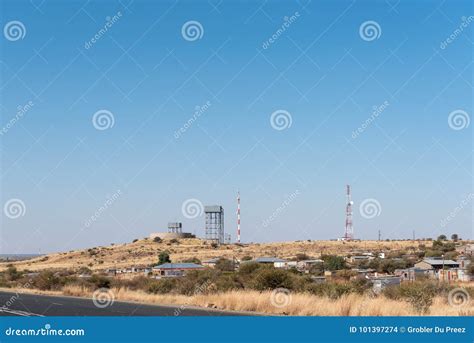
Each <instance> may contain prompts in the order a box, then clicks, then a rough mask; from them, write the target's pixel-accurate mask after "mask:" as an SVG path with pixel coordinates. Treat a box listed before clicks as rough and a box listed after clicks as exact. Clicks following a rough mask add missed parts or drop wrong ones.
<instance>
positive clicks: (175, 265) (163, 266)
mask: <svg viewBox="0 0 474 343" xmlns="http://www.w3.org/2000/svg"><path fill="white" fill-rule="evenodd" d="M199 268H204V267H203V266H201V265H200V264H196V263H164V264H160V265H159V266H154V267H153V269H199Z"/></svg>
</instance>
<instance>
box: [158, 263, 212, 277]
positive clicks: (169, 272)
mask: <svg viewBox="0 0 474 343" xmlns="http://www.w3.org/2000/svg"><path fill="white" fill-rule="evenodd" d="M202 269H204V267H203V266H202V265H200V264H196V263H164V264H160V265H158V266H155V267H153V271H152V273H153V275H155V276H157V277H180V276H184V275H186V273H187V272H188V271H190V270H202Z"/></svg>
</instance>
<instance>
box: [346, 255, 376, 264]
mask: <svg viewBox="0 0 474 343" xmlns="http://www.w3.org/2000/svg"><path fill="white" fill-rule="evenodd" d="M372 259H373V256H368V255H354V256H350V257H349V258H347V261H349V262H350V263H357V262H363V261H369V260H372Z"/></svg>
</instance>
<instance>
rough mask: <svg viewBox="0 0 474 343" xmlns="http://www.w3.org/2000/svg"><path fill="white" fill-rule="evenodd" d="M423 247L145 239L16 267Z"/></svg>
mask: <svg viewBox="0 0 474 343" xmlns="http://www.w3.org/2000/svg"><path fill="white" fill-rule="evenodd" d="M424 246H426V247H428V246H431V242H430V241H418V240H417V241H411V240H406V241H351V242H340V241H310V240H308V241H294V242H275V243H251V244H229V245H222V246H220V247H215V246H214V247H213V246H212V245H211V244H209V243H208V242H206V241H204V240H202V239H198V238H186V239H178V240H176V239H174V240H173V239H172V240H163V241H162V242H159V243H158V242H154V241H153V240H152V239H149V238H145V239H139V240H135V241H134V242H132V243H125V244H113V245H110V246H99V247H93V248H89V249H83V250H72V251H69V252H61V253H53V254H48V255H45V256H41V257H38V258H34V259H31V260H27V261H17V262H13V263H11V264H13V265H14V266H15V267H16V268H17V269H18V270H30V271H40V270H45V269H72V270H78V269H79V268H81V267H87V268H89V269H91V270H93V271H102V270H105V269H107V268H124V267H130V266H139V265H152V264H156V263H157V261H158V255H159V253H160V252H162V251H168V252H169V253H170V257H171V260H172V261H173V262H182V261H186V260H191V259H193V258H197V259H199V260H200V261H204V260H206V259H209V258H213V257H226V258H230V259H232V258H236V259H242V258H243V257H252V258H255V257H259V256H275V257H280V258H284V259H291V258H295V257H296V255H297V254H305V255H307V256H310V257H314V258H317V257H320V256H321V255H324V254H333V255H341V256H345V255H349V254H355V253H360V252H363V251H370V252H373V251H385V252H393V253H396V252H400V251H402V252H404V253H414V252H416V251H418V250H420V249H421V248H423V247H424ZM8 264H10V263H7V262H5V263H0V270H5V268H6V266H7V265H8Z"/></svg>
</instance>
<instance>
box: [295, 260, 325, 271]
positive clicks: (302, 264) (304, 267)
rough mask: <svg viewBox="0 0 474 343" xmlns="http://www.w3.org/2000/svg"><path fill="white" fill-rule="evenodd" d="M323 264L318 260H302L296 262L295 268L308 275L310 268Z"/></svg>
mask: <svg viewBox="0 0 474 343" xmlns="http://www.w3.org/2000/svg"><path fill="white" fill-rule="evenodd" d="M323 263H324V261H323V260H319V259H314V260H303V261H298V262H297V263H296V268H297V269H298V270H299V271H302V272H306V273H308V272H309V271H310V270H311V268H313V267H314V266H318V265H320V266H322V265H323Z"/></svg>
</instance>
